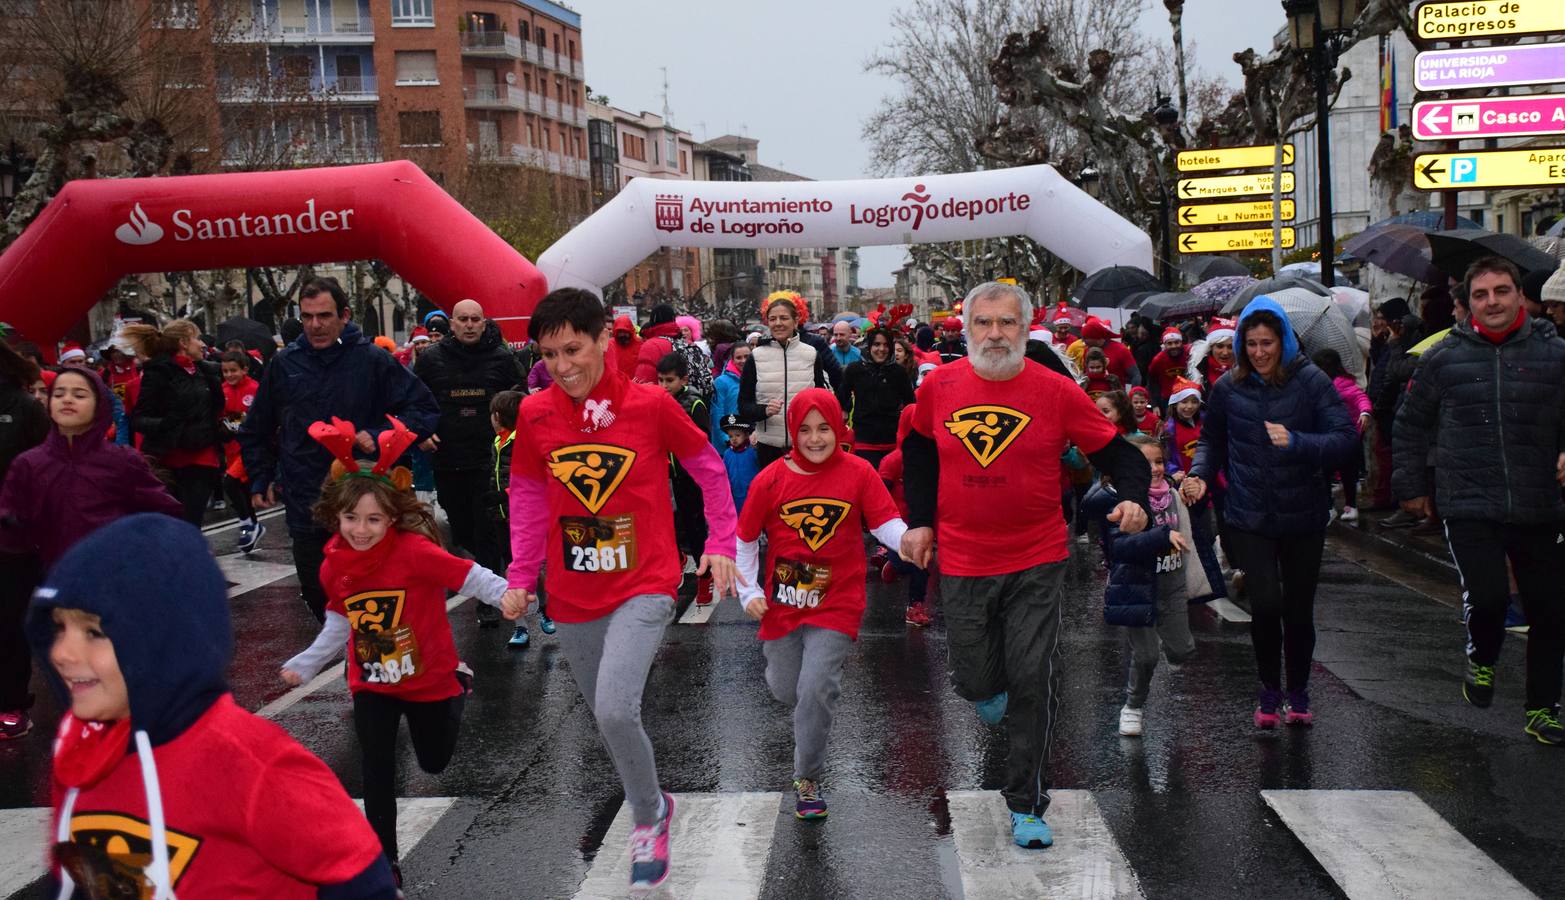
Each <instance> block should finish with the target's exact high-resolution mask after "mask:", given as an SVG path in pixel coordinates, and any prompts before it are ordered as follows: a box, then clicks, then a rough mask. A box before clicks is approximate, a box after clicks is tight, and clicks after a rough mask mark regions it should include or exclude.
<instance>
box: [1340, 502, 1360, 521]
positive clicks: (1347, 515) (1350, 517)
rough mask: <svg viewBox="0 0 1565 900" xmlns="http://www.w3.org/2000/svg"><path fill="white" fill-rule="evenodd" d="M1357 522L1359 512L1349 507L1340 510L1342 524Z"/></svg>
mask: <svg viewBox="0 0 1565 900" xmlns="http://www.w3.org/2000/svg"><path fill="white" fill-rule="evenodd" d="M1358 520H1359V511H1358V510H1357V509H1354V508H1353V507H1351V506H1344V507H1343V508H1342V521H1344V522H1357V521H1358Z"/></svg>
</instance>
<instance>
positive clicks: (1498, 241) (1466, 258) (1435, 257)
mask: <svg viewBox="0 0 1565 900" xmlns="http://www.w3.org/2000/svg"><path fill="white" fill-rule="evenodd" d="M1485 256H1498V257H1501V258H1502V259H1508V260H1510V261H1511V262H1513V263H1515V264H1516V267H1517V268H1518V269H1521V270H1522V272H1523V274H1525V273H1527V272H1534V271H1549V272H1552V271H1554V270H1555V269H1557V268H1559V265H1560V264H1559V260H1557V259H1555V258H1554V257H1553V256H1550V255H1549V254H1548V253H1545V252H1544V251H1542V250H1539V249H1538V248H1537V247H1534V246H1533V245H1531V244H1529V243H1527V242H1526V241H1524V240H1522V239H1521V238H1519V237H1517V236H1516V235H1514V234H1495V233H1494V232H1492V231H1473V230H1471V229H1461V230H1457V231H1435V232H1431V233H1430V235H1429V257H1430V260H1431V261H1433V262H1434V264H1435V266H1436V267H1437V268H1439V269H1440V271H1442V272H1444V273H1445V274H1447V275H1449V276H1451V277H1452V278H1462V277H1463V276H1464V275H1466V274H1467V267H1468V266H1470V265H1472V264H1473V263H1474V262H1476V261H1478V260H1480V259H1482V258H1484V257H1485Z"/></svg>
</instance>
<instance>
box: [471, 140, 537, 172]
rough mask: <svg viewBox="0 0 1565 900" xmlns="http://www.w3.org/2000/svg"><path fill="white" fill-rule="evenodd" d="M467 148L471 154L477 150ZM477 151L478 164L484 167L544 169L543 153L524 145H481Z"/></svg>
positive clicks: (472, 147)
mask: <svg viewBox="0 0 1565 900" xmlns="http://www.w3.org/2000/svg"><path fill="white" fill-rule="evenodd" d="M467 146H468V150H469V152H472V151H473V150H474V149H475V148H474V146H473V145H472V144H468V145H467ZM476 150H477V157H478V162H480V163H482V164H484V165H491V166H537V167H539V168H542V167H543V152H542V151H540V150H534V149H533V148H531V147H527V146H524V145H522V144H484V143H480V144H479V145H478V146H477V148H476Z"/></svg>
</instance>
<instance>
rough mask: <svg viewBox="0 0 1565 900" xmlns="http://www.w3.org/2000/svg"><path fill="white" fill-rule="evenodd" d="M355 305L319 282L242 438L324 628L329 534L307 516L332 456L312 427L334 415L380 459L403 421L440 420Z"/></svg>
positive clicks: (304, 298) (258, 498)
mask: <svg viewBox="0 0 1565 900" xmlns="http://www.w3.org/2000/svg"><path fill="white" fill-rule="evenodd" d="M350 317H351V311H350V310H349V309H348V297H347V295H346V294H344V293H343V291H342V287H341V286H340V285H338V283H337V279H335V278H316V279H314V280H312V281H311V282H310V283H309V284H307V285H305V286H304V290H302V291H301V292H300V293H299V318H300V320H301V321H302V322H303V324H304V333H303V334H301V335H300V336H299V338H298V340H296V341H294V342H293V343H292V344H289V345H288V346H287V347H284V348H283V349H282V351H280V352H279V353H278V354H277V355H276V356H274V357H273V358H272V362H271V364H270V365H268V366H267V367H266V372H265V373H264V377H262V379H261V386H260V389H259V390H257V391H256V394H255V402H254V403H253V404H252V405H251V406H250V413H249V415H247V416H245V422H244V425H242V426H240V429H239V448H240V453H241V455H242V456H243V457H244V463H245V471H246V472H247V473H249V475H250V490H251V492H252V493H253V494H254V498H253V499H254V502H255V506H256V508H257V509H266V508H268V507H271V506H274V505H276V503H277V499H278V490H277V482H278V481H281V483H282V499H283V500H284V501H285V502H286V503H287V504H288V519H287V521H288V533H289V536H290V537H291V538H292V539H293V561H294V566H295V568H297V569H298V571H299V589H300V590H301V591H302V592H303V594H304V602H305V603H306V604H308V605H309V607H310V612H311V613H312V614H313V615H314V616H315V618H316V619H317V620H318V621H324V620H325V616H326V594H325V593H324V592H323V591H322V590H321V584H320V569H321V560H322V558H323V556H324V548H325V546H326V540H327V538H329V537H330V536H331V534H330V533H329V532H327V531H325V530H323V529H322V528H321V527H320V526H318V525H317V524H315V521H314V519H313V518H312V516H311V514H310V508H311V507H312V506H314V505H315V502H316V501H317V500H319V499H320V495H321V483H322V482H323V481H325V480H326V475H327V473H328V472H329V471H330V470H331V464H332V455H331V451H329V450H327V449H326V448H325V447H323V446H321V445H320V444H319V443H318V442H316V440H315V439H314V438H312V437H310V425H311V424H312V423H314V422H320V421H326V420H329V419H331V417H333V416H337V417H339V418H342V419H346V420H347V421H349V422H352V423H353V424H354V425H355V426H356V427H358V428H359V429H360V430H359V433H358V449H359V451H360V452H361V453H363V454H365V455H366V456H373V455H374V454H375V452H376V449H375V448H376V445H375V437H376V435H378V434H379V433H380V432H381V431H384V430H385V429H387V428H388V427H390V425H389V423H388V422H387V421H386V416H388V415H393V416H396V417H397V418H399V419H401V420H402V424H404V425H406V426H407V427H408V430H410V431H412V432H413V433H414V434H417V435H421V436H422V435H430V434H433V433H434V431H435V424H436V422H437V421H438V420H439V415H440V414H439V410H438V408H437V407H436V406H435V398H434V397H433V396H431V395H430V393H429V389H428V388H426V387H424V383H423V382H421V381H419V380H418V379H417V378H415V377H413V373H412V372H409V371H408V370H407V369H405V368H403V367H402V364H401V363H399V362H397V360H396V359H395V358H394V357H393V356H392V355H391V354H389V353H387V352H385V351H384V350H381V349H380V348H379V347H377V346H375V345H374V344H373V343H371V342H370V340H369V339H368V338H366V337H365V336H364V333H363V332H362V331H360V330H359V328H358V326H357V325H354V324H353V323H352V322H350V321H349V318H350Z"/></svg>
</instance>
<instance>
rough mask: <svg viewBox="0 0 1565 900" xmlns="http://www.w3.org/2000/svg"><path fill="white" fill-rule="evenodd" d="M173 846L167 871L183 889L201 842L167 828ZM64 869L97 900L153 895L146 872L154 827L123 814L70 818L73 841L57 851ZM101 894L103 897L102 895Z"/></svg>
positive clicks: (168, 841)
mask: <svg viewBox="0 0 1565 900" xmlns="http://www.w3.org/2000/svg"><path fill="white" fill-rule="evenodd" d="M163 839H164V841H165V843H167V844H168V873H169V878H170V879H171V880H172V881H173V884H172V885H170V886H171V887H174V886H178V884H179V879H180V878H181V876H183V875H184V874H185V868H186V867H187V866H189V865H190V861H191V860H192V859H194V858H195V856H196V851H197V850H198V849H200V847H201V839H200V838H197V837H194V836H192V835H188V834H183V833H181V832H178V831H175V830H174V829H172V828H165V829H164V830H163ZM55 853H56V856H57V858H58V859H59V861H60V866H61V867H62V868H64V869H65V870H66V872H68V873H70V876H71V879H72V880H74V881H75V882H76V883H77V884H78V885H88V886H91V887H92V888H95V889H96V890H92V891H91V893H92V896H94V897H99V896H103V897H144V896H146V897H150V896H151V891H150V890H149V889H148V888H147V880H146V875H145V874H144V873H145V871H146V870H147V869H149V868H151V866H152V826H151V825H149V824H147V823H146V822H143V821H142V820H140V819H137V818H134V817H132V816H125V815H120V814H119V813H82V814H78V815H73V816H71V840H70V843H68V844H61V845H59V846H58V848H57V849H56V850H55ZM98 891H102V892H103V893H98Z"/></svg>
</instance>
